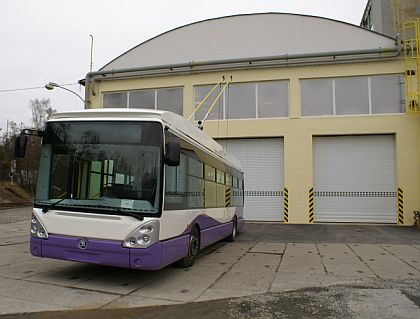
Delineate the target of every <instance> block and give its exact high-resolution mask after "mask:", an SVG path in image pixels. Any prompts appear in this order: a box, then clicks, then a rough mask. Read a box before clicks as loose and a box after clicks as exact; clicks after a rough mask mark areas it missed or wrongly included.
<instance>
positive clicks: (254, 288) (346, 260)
mask: <svg viewBox="0 0 420 319" xmlns="http://www.w3.org/2000/svg"><path fill="white" fill-rule="evenodd" d="M7 216H9V217H7ZM29 216H30V209H29V208H24V209H14V210H4V211H0V221H2V224H0V256H1V259H0V315H1V314H16V313H22V312H39V311H60V310H64V311H67V310H70V309H72V310H74V309H97V310H94V311H99V312H100V311H104V309H114V310H113V311H108V312H104V313H101V314H100V316H101V317H103V316H105V313H107V314H114V317H116V316H115V312H118V311H121V312H124V311H126V310H127V308H128V307H144V306H154V305H177V306H170V307H174V308H170V307H169V308H165V307H159V309H160V312H156V310H155V309H156V308H141V309H143V310H142V313H143V314H146V313H149V314H150V316H151V317H154V318H165V317H160V315H162V314H164V313H165V311H167V312H166V313H167V314H168V313H177V312H176V311H178V314H179V316H173V317H174V318H184V316H185V314H186V313H188V311H189V310H190V311H193V310H194V311H195V312H194V313H195V314H197V313H198V312H197V311H199V310H198V309H202V310H203V313H202V317H205V316H206V315H208V316H209V315H210V314H211V312H209V311H208V307H210V308H211V305H212V304H214V306H215V307H216V305H218V306H217V307H218V308H214V310H215V311H216V309H218V310H217V311H221V309H225V310H226V311H224V312H223V314H220V315H223V316H225V317H229V318H236V316H237V317H238V318H242V317H259V316H260V315H261V318H271V317H272V318H275V317H279V318H280V317H282V316H283V315H285V316H287V313H285V312H284V311H286V310H287V309H292V310H293V309H294V311H295V314H298V313H299V309H300V311H304V312H302V313H301V315H300V317H302V318H304V317H305V316H306V312H305V311H310V316H309V317H311V316H312V317H313V316H315V315H316V314H319V315H320V318H323V317H328V316H329V314H333V315H334V314H335V315H336V316H337V317H346V314H349V316H350V317H353V315H352V314H356V317H357V316H359V317H361V318H363V317H370V316H373V315H375V316H377V317H382V318H388V317H389V318H416V317H420V312H419V307H420V229H414V228H407V227H397V226H357V225H283V224H268V223H262V224H258V223H249V224H247V225H246V230H245V231H244V232H243V233H242V234H240V235H239V237H238V240H237V241H236V242H235V243H224V242H220V243H217V244H215V245H213V246H211V247H210V248H208V249H206V250H204V251H203V252H202V253H201V256H200V258H199V259H198V261H197V262H196V264H195V265H194V266H193V267H192V268H189V269H181V268H176V267H173V266H170V267H167V268H165V269H162V270H160V271H156V272H147V271H138V270H130V269H119V268H112V267H104V266H97V265H90V264H80V263H74V262H67V261H60V260H52V259H41V258H35V257H32V256H31V255H30V254H29V252H28V235H27V234H28V227H29ZM12 217H13V218H12ZM314 291H315V292H316V293H315V292H314ZM328 291H330V292H331V293H328ZM331 294H332V295H331ZM323 295H325V296H324V297H325V298H321V297H322V296H323ZM299 296H300V297H299ZM334 296H340V297H334ZM223 298H227V299H224V300H220V299H223ZM284 298H286V299H287V298H288V299H287V302H286V301H285V300H286V299H284ZM214 300H218V301H214ZM328 300H329V301H328ZM390 300H392V305H393V306H392V307H388V306H389V305H388V304H389V301H390ZM199 301H203V303H200V304H197V305H202V308H197V307H193V306H190V305H191V304H189V302H194V303H196V302H199ZM326 301H328V302H327V303H326ZM206 305H207V306H206ZM257 305H259V306H261V305H264V308H261V309H262V310H261V312H257V313H253V311H255V309H259V308H258V306H257ZM270 305H271V306H270ZM281 305H283V306H281ZM293 305H295V306H293ZM372 305H374V307H372ZM251 306H252V307H251ZM247 307H250V308H249V309H248V308H247ZM298 308H299V309H298ZM165 309H167V310H165ZM169 309H173V310H169ZM205 309H207V310H205ZM247 309H248V310H247ZM253 309H254V310H253ZM264 309H265V310H264ZM267 309H268V310H267ZM270 309H271V310H270ZM324 310H325V311H326V312H325V311H324ZM133 311H134V310H133ZM247 311H248V312H247ZM264 311H265V312H267V311H269V312H268V313H265V312H264ZM270 311H271V312H270ZM323 311H324V312H323ZM343 311H344V312H343ZM132 313H135V312H132ZM159 313H160V315H159ZM264 313H265V317H264ZM64 314H68V315H69V317H71V316H74V315H75V314H74V313H68V312H64V313H61V315H62V316H64ZM56 315H57V314H56ZM213 315H217V314H214V313H213ZM321 315H322V316H321ZM28 316H30V315H28ZM77 316H80V313H78V315H77ZM98 316H99V313H98ZM38 317H40V315H39V316H38ZM128 317H129V316H128ZM210 317H211V316H210ZM210 317H209V318H210ZM332 317H334V316H332ZM133 318H134V317H133Z"/></svg>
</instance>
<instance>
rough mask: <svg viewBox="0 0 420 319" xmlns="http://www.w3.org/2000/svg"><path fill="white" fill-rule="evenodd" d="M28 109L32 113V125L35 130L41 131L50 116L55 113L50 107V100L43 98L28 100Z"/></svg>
mask: <svg viewBox="0 0 420 319" xmlns="http://www.w3.org/2000/svg"><path fill="white" fill-rule="evenodd" d="M29 107H30V109H31V111H32V125H33V127H34V128H35V129H37V130H42V129H43V128H44V126H45V122H47V120H48V119H49V118H50V116H51V114H53V113H55V112H57V110H55V109H53V108H52V107H51V101H50V99H45V98H42V99H38V98H36V99H35V100H30V102H29Z"/></svg>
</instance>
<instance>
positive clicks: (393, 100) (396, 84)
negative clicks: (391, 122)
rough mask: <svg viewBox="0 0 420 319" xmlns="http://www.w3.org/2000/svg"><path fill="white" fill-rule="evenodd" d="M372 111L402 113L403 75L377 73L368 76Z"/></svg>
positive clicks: (403, 104) (403, 105)
mask: <svg viewBox="0 0 420 319" xmlns="http://www.w3.org/2000/svg"><path fill="white" fill-rule="evenodd" d="M370 89H371V102H372V113H375V114H381V113H382V114H385V113H404V112H405V103H404V77H403V76H402V75H378V76H371V77H370Z"/></svg>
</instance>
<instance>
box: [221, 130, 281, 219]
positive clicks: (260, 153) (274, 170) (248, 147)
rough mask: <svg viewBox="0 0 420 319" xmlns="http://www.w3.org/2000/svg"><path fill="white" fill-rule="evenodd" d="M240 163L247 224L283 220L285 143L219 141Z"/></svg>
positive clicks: (279, 140)
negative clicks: (257, 221)
mask: <svg viewBox="0 0 420 319" xmlns="http://www.w3.org/2000/svg"><path fill="white" fill-rule="evenodd" d="M219 142H220V143H221V144H222V145H223V146H224V147H225V148H226V150H227V153H229V154H232V155H233V156H235V157H236V158H237V159H239V160H240V161H241V164H242V167H243V169H244V178H245V213H244V218H245V219H246V220H261V221H282V220H283V181H284V179H283V166H284V165H283V157H284V156H283V139H281V138H263V139H230V140H227V141H226V140H219Z"/></svg>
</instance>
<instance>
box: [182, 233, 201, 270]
mask: <svg viewBox="0 0 420 319" xmlns="http://www.w3.org/2000/svg"><path fill="white" fill-rule="evenodd" d="M199 251H200V232H199V230H198V228H197V226H194V227H193V228H192V229H191V233H190V238H189V240H188V254H187V256H185V257H184V258H182V259H181V260H180V261H179V262H178V263H177V265H178V266H180V267H183V268H188V267H191V266H192V265H193V264H194V261H195V259H196V258H197V256H198V253H199Z"/></svg>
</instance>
